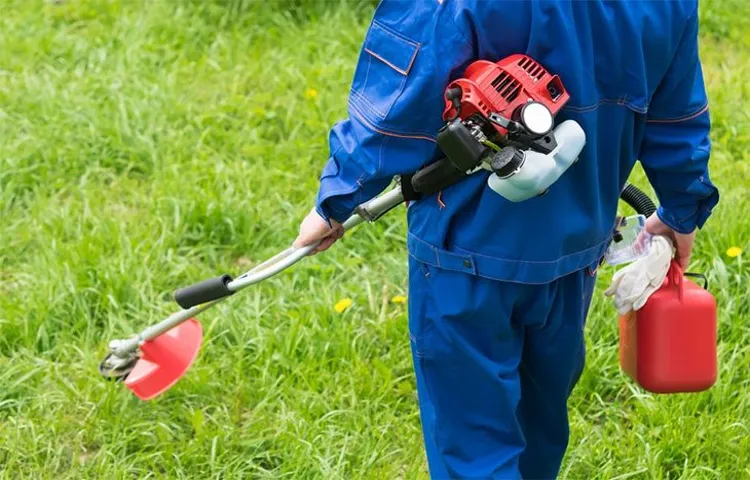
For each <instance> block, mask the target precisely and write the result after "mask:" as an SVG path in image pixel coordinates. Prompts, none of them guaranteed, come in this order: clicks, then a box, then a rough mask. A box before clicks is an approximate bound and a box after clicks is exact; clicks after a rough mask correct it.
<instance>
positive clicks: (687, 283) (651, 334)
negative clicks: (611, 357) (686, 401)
mask: <svg viewBox="0 0 750 480" xmlns="http://www.w3.org/2000/svg"><path fill="white" fill-rule="evenodd" d="M716 328H717V324H716V299H715V298H714V296H713V295H711V294H710V293H709V292H708V290H707V289H706V288H705V286H704V287H700V286H698V285H697V284H696V283H694V282H693V281H691V280H690V279H689V278H685V276H684V275H683V273H682V269H681V268H680V266H679V264H678V263H677V262H676V261H673V262H672V265H671V266H670V268H669V272H668V273H667V278H666V279H665V280H664V284H663V285H662V286H661V288H659V290H657V291H656V292H654V293H653V295H651V297H649V299H648V301H647V302H646V304H645V305H644V306H643V307H642V308H641V309H640V310H638V311H636V312H630V313H629V314H628V315H624V316H621V317H620V367H621V368H622V370H623V371H624V372H625V373H626V374H627V375H628V376H629V377H631V378H632V379H633V380H635V381H636V382H637V383H638V384H639V385H640V386H641V387H643V388H644V389H646V390H648V391H650V392H653V393H680V392H699V391H703V390H708V389H709V388H710V387H711V386H712V385H713V384H714V382H715V381H716V373H717V358H716V357H717V356H716Z"/></svg>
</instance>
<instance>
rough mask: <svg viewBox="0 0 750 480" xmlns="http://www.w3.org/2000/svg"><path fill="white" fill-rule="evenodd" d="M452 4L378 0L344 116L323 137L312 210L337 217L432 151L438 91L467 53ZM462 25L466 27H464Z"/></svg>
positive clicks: (438, 119)
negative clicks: (325, 144)
mask: <svg viewBox="0 0 750 480" xmlns="http://www.w3.org/2000/svg"><path fill="white" fill-rule="evenodd" d="M451 3H452V2H442V3H440V2H400V1H397V0H393V1H389V0H384V1H383V2H381V3H380V5H379V6H378V8H377V9H376V11H375V15H374V17H373V19H372V22H371V24H370V26H369V28H368V30H367V33H366V35H365V40H364V44H363V45H362V50H361V52H360V55H359V60H358V62H357V66H356V69H355V73H354V78H353V80H352V85H351V91H350V94H349V101H348V105H347V107H348V108H347V111H348V118H346V119H345V120H343V121H341V122H339V123H337V124H336V125H334V127H333V128H332V129H331V132H330V136H329V148H330V157H329V159H328V162H327V163H326V165H325V166H324V168H323V171H322V174H321V177H320V188H319V191H318V196H317V199H316V204H315V206H316V210H317V211H318V213H319V214H320V215H321V216H322V217H323V218H325V219H326V220H329V219H331V218H333V219H334V220H337V221H339V222H341V221H343V220H345V219H346V218H347V217H348V216H349V215H350V214H351V213H352V212H353V211H354V209H355V208H356V207H357V206H358V205H359V204H361V203H363V202H366V201H368V200H371V199H372V198H374V197H376V196H377V195H378V194H379V193H381V192H382V191H383V190H384V189H385V188H386V187H387V186H388V185H389V183H390V182H391V180H392V178H393V177H394V176H396V175H403V174H408V173H413V172H415V171H416V170H418V169H419V168H420V167H421V166H423V165H424V164H426V163H429V162H430V161H432V160H434V159H435V158H436V156H437V154H438V148H437V143H436V139H435V136H436V134H437V131H438V129H439V128H440V127H441V126H442V123H443V122H442V111H443V108H444V100H443V92H444V90H445V87H446V86H447V84H448V83H449V82H450V81H451V80H453V79H454V78H456V77H457V76H458V75H459V74H460V73H462V72H463V70H464V69H465V68H466V67H467V66H468V64H469V63H470V62H471V60H472V59H473V56H474V54H473V51H474V48H473V46H472V45H471V44H470V43H469V41H467V40H466V37H465V36H464V33H463V31H464V27H462V20H461V19H462V18H464V17H463V16H462V15H460V14H458V13H457V12H455V11H452V10H451V9H450V7H447V6H446V4H451ZM466 28H468V26H466Z"/></svg>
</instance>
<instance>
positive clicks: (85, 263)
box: [0, 0, 750, 480]
mask: <svg viewBox="0 0 750 480" xmlns="http://www.w3.org/2000/svg"><path fill="white" fill-rule="evenodd" d="M373 9H374V2H373V1H360V2H357V1H355V0H351V1H349V2H346V1H344V0H330V1H324V0H319V1H316V0H283V1H282V0H276V1H270V2H262V1H260V0H258V1H240V0H234V1H232V0H224V1H221V0H154V1H139V0H120V1H115V0H112V1H105V0H57V1H26V0H0V478H8V479H15V478H24V479H25V478H32V479H36V478H41V479H80V478H97V479H99V478H100V479H121V478H128V479H130V478H176V479H180V478H190V479H203V478H206V479H208V478H253V479H254V478H289V479H357V478H368V479H399V478H403V479H416V478H418V479H425V478H428V474H427V468H426V461H425V456H424V452H423V446H422V438H421V428H420V423H419V414H418V408H417V401H416V391H415V381H414V377H413V373H412V365H411V354H410V351H409V337H408V332H407V321H406V315H407V312H406V307H405V304H404V297H406V296H408V292H407V290H406V285H407V282H406V273H407V268H406V262H407V253H406V245H405V232H406V223H405V215H404V209H398V210H396V211H395V212H392V213H391V214H389V215H388V217H386V218H385V219H383V220H381V221H380V222H378V223H375V224H372V225H365V226H362V227H359V228H358V229H356V230H355V231H352V232H351V233H349V234H347V235H346V237H345V238H344V239H343V240H342V241H341V242H340V243H338V244H336V245H335V246H334V248H332V249H331V250H330V251H328V252H326V253H325V254H323V255H318V256H316V257H314V258H309V259H305V260H304V261H303V262H301V263H300V264H299V265H297V266H295V267H293V268H292V269H291V270H289V271H287V272H285V273H283V274H281V275H279V276H277V277H274V278H272V279H271V280H269V281H267V282H264V283H262V284H260V285H257V286H254V287H252V288H249V289H248V290H247V291H245V292H243V293H242V294H238V295H236V296H234V297H232V298H231V299H229V301H226V302H223V303H222V304H220V305H219V306H217V307H216V308H215V309H212V310H209V311H207V312H205V313H204V314H203V315H201V316H200V317H199V318H200V320H201V322H202V325H203V328H204V333H205V339H204V344H203V347H202V349H201V352H200V355H199V357H198V359H197V361H196V363H195V364H194V366H193V367H192V369H191V370H190V371H189V372H188V374H187V375H186V377H185V378H184V379H183V380H181V381H180V382H179V383H178V384H177V385H176V386H175V387H173V388H172V389H171V390H170V391H169V392H167V393H166V394H164V395H162V396H160V397H158V398H157V399H155V400H153V401H151V402H141V401H139V400H138V399H137V398H136V397H135V396H134V395H133V394H132V393H131V392H130V391H129V390H127V389H126V388H125V387H124V386H123V385H122V384H119V383H113V382H108V381H106V380H104V379H103V378H102V377H101V376H100V375H99V373H98V370H97V368H98V364H99V362H100V360H101V359H102V358H103V356H104V355H105V354H106V352H107V343H108V341H109V340H111V339H114V338H126V337H128V336H130V335H131V334H132V333H134V332H136V331H137V330H139V329H141V328H143V327H145V326H147V325H148V324H150V323H153V322H155V321H157V320H161V319H162V318H163V317H165V316H166V315H168V314H169V313H172V311H174V310H175V309H176V308H177V307H176V305H175V304H174V302H173V301H172V300H171V294H172V292H173V291H174V289H175V288H177V287H180V286H184V285H187V284H190V283H194V282H196V281H198V280H201V279H204V278H208V277H212V276H215V275H217V274H219V273H223V272H229V273H231V274H235V275H236V274H239V273H241V272H243V271H245V270H247V269H249V268H250V267H251V266H252V265H255V264H257V263H259V262H260V261H262V260H264V259H265V258H267V257H269V256H271V255H273V254H274V253H276V252H277V251H278V250H280V249H282V248H285V247H286V246H287V245H288V244H289V243H290V242H291V241H292V240H293V239H294V237H295V236H296V233H297V227H298V225H299V221H300V220H301V219H302V218H303V216H304V215H305V214H306V213H307V212H308V211H309V209H310V207H311V206H312V202H313V199H314V196H315V192H316V190H317V185H318V175H319V172H320V169H321V168H322V165H323V164H324V162H325V161H326V159H327V156H328V146H327V133H328V130H329V128H330V127H331V125H332V124H333V123H335V122H336V121H338V120H340V119H342V118H344V117H345V115H346V99H347V94H348V90H349V85H350V82H351V77H352V74H353V71H354V66H355V62H356V59H357V55H358V53H359V49H360V46H361V42H362V40H363V38H364V34H365V31H366V28H367V26H368V24H369V21H370V18H371V15H372V12H373ZM749 19H750V4H748V3H747V2H746V1H745V0H713V1H704V2H703V3H702V5H701V22H702V33H701V35H702V40H701V53H702V58H703V62H704V68H705V75H706V81H707V83H708V89H709V94H710V104H711V112H712V118H713V134H712V139H713V145H714V153H713V156H712V160H711V169H712V178H713V179H714V181H715V183H716V184H717V185H718V186H719V188H720V189H721V195H722V196H721V203H720V205H719V206H718V207H717V209H716V210H715V213H714V215H713V216H712V218H711V219H710V221H709V223H708V224H707V225H706V227H705V228H704V229H703V230H701V231H700V233H699V234H698V240H697V246H696V249H695V254H694V258H693V260H692V265H691V270H692V271H697V272H705V273H706V274H707V275H708V279H709V288H710V290H711V292H712V293H713V294H714V295H715V296H716V298H717V300H718V303H719V309H720V310H719V322H720V324H719V346H718V348H719V361H720V375H719V378H718V381H717V383H716V385H715V386H714V387H713V388H712V389H710V390H709V391H707V392H703V393H696V394H680V395H671V396H658V395H653V394H649V393H647V392H645V391H643V390H641V389H640V388H638V387H637V386H636V385H635V384H634V383H633V382H632V381H631V380H630V379H628V377H626V376H625V375H624V374H623V373H622V372H621V371H620V368H619V364H618V331H617V314H616V311H615V310H614V308H613V306H612V305H611V302H610V300H609V299H607V298H605V297H604V296H603V295H602V291H603V290H604V288H606V285H608V283H609V280H610V278H611V275H612V273H613V269H612V268H610V267H603V268H602V270H601V275H600V277H599V279H598V288H597V293H596V294H595V296H594V304H593V307H592V312H591V315H590V317H589V322H588V331H587V342H588V362H587V366H586V370H585V372H584V374H583V377H582V379H581V381H580V383H579V385H578V387H577V388H576V390H575V392H574V394H573V397H572V399H571V402H570V417H571V429H572V437H571V443H570V448H569V450H568V453H567V456H566V458H565V462H564V465H563V467H562V471H561V473H560V478H565V479H619V480H623V479H626V478H627V479H727V480H738V479H750V269H749V268H748V267H750V262H749V261H748V255H750V198H749V194H750V154H748V151H750V114H749V113H748V112H750V20H749ZM632 180H633V182H635V183H636V184H637V185H639V186H640V187H642V188H644V189H646V190H647V191H651V190H650V187H649V186H648V183H647V182H646V181H645V176H644V175H643V174H642V172H641V171H640V170H639V171H636V172H635V173H634V174H633V177H632ZM623 211H626V210H625V207H624V206H623ZM741 250H744V252H740V251H741Z"/></svg>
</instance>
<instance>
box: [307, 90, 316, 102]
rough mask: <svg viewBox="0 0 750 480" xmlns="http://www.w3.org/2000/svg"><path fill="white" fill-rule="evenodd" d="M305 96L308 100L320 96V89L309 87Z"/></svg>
mask: <svg viewBox="0 0 750 480" xmlns="http://www.w3.org/2000/svg"><path fill="white" fill-rule="evenodd" d="M305 98H306V99H308V100H313V99H315V98H318V91H317V90H315V89H314V88H308V89H307V90H305Z"/></svg>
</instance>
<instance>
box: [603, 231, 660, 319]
mask: <svg viewBox="0 0 750 480" xmlns="http://www.w3.org/2000/svg"><path fill="white" fill-rule="evenodd" d="M674 253H675V248H674V246H673V245H672V241H671V240H669V239H668V238H667V237H664V236H661V235H655V236H653V237H651V247H650V248H649V252H648V255H646V256H645V257H642V258H639V259H638V260H636V261H635V262H633V263H631V264H630V265H628V266H627V267H625V268H623V269H622V270H619V271H618V272H617V273H615V275H614V277H612V283H611V284H610V286H609V288H608V289H607V290H606V291H605V292H604V295H606V296H608V297H611V296H613V295H614V297H615V298H614V302H615V308H617V312H618V313H619V314H620V315H625V314H626V313H628V312H629V311H631V310H638V309H640V308H641V307H643V305H645V304H646V300H648V297H650V296H651V294H653V293H654V292H655V291H656V290H658V289H659V287H661V285H662V283H663V282H664V279H665V278H666V277H667V272H668V271H669V264H670V262H671V261H672V257H673V256H674Z"/></svg>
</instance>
